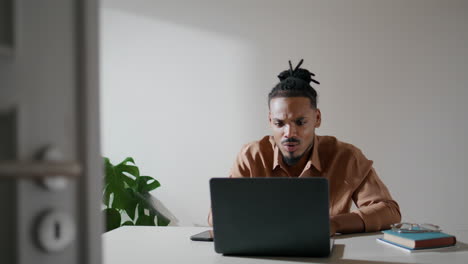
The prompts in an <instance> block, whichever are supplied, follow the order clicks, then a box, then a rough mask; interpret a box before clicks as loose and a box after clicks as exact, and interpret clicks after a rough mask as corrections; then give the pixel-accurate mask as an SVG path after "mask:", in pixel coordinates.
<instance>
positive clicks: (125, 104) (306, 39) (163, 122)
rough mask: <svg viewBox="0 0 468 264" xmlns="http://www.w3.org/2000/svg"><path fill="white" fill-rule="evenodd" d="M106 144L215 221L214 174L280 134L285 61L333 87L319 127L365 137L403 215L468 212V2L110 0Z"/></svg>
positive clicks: (323, 95)
mask: <svg viewBox="0 0 468 264" xmlns="http://www.w3.org/2000/svg"><path fill="white" fill-rule="evenodd" d="M101 19H102V28H101V33H102V39H101V56H102V57H101V62H102V65H101V74H102V96H101V98H102V141H103V152H104V155H106V156H109V157H110V158H111V159H112V160H113V161H114V162H118V161H119V160H120V159H122V158H124V157H126V156H133V157H134V158H135V159H136V161H137V163H138V165H140V166H141V168H142V171H143V173H145V174H149V175H151V176H154V177H156V178H157V179H158V180H160V182H161V184H162V187H161V188H160V189H157V190H156V191H155V192H154V193H153V194H154V195H155V196H156V197H157V198H158V199H159V200H161V201H162V202H163V203H164V205H165V206H166V207H167V208H168V209H169V210H170V211H171V212H172V213H173V214H174V215H175V217H177V218H178V220H179V222H178V223H177V224H178V225H205V223H206V221H205V220H206V213H207V211H208V208H209V190H208V179H209V178H211V177H224V176H227V174H228V171H229V169H230V167H231V165H232V163H233V161H234V157H235V155H236V153H237V152H238V151H239V150H240V148H241V146H242V144H244V143H247V142H249V141H253V140H257V139H259V138H261V137H262V136H263V135H265V134H267V133H269V130H268V123H267V104H266V95H267V93H268V92H269V90H270V89H271V88H272V87H273V85H274V84H276V82H277V78H276V75H277V74H278V73H279V72H280V71H281V70H283V69H285V68H286V67H287V60H288V59H291V60H292V61H293V63H296V62H297V61H298V60H299V59H300V58H304V59H305V64H304V66H305V67H306V68H308V69H309V70H311V71H313V72H315V73H316V74H317V79H318V80H319V81H321V82H322V85H320V86H319V87H317V90H318V92H319V96H320V98H319V107H320V108H321V110H322V114H323V119H324V122H323V125H322V128H320V129H319V130H318V131H317V133H318V134H321V135H335V136H337V137H338V138H340V139H342V140H344V141H347V142H350V143H352V144H355V145H356V146H358V147H360V148H361V149H362V150H363V151H364V153H365V154H366V155H367V156H368V158H370V159H372V160H374V161H375V167H376V169H377V171H378V172H379V174H380V176H381V178H382V179H383V181H384V182H385V183H386V184H387V186H388V187H389V188H390V190H391V192H392V194H393V196H394V198H395V199H396V200H397V201H398V202H399V203H400V206H401V209H402V213H403V220H406V221H422V222H432V223H436V224H441V225H442V226H457V227H460V226H465V227H466V223H468V210H467V209H468V208H467V205H466V201H468V194H467V193H466V192H465V188H467V187H468V177H467V171H468V165H467V162H466V160H467V159H466V157H467V156H468V141H467V139H466V137H465V135H466V134H468V123H467V121H466V119H465V117H464V116H465V115H466V114H467V113H468V104H466V100H467V99H468V89H466V88H467V84H468V74H467V73H468V30H466V28H467V25H468V1H428V0H422V1H406V0H405V1H372V0H369V1H345V0H343V1H306V0H304V1H281V0H256V1H247V0H243V1H229V2H228V1H223V2H221V1H214V0H213V1H143V0H139V1H135V0H134V1H123V0H121V1H116V0H108V1H103V3H102V17H101Z"/></svg>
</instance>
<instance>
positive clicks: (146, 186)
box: [137, 176, 161, 194]
mask: <svg viewBox="0 0 468 264" xmlns="http://www.w3.org/2000/svg"><path fill="white" fill-rule="evenodd" d="M159 186H161V184H160V183H159V182H158V181H157V180H156V179H155V178H153V177H151V176H140V177H139V178H138V179H137V190H138V192H139V193H142V194H143V193H147V192H150V191H152V190H154V189H156V188H158V187H159Z"/></svg>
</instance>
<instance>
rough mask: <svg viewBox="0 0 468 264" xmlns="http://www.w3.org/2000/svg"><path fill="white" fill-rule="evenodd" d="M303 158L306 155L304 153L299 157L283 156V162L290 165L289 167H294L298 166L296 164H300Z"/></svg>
mask: <svg viewBox="0 0 468 264" xmlns="http://www.w3.org/2000/svg"><path fill="white" fill-rule="evenodd" d="M302 156H304V153H302V155H299V156H297V157H292V156H291V157H285V156H284V155H283V161H284V162H285V163H286V164H288V166H294V165H296V163H298V162H299V161H300V160H301V158H302Z"/></svg>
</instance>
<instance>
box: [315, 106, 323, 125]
mask: <svg viewBox="0 0 468 264" xmlns="http://www.w3.org/2000/svg"><path fill="white" fill-rule="evenodd" d="M320 124H322V113H321V112H320V109H318V108H317V109H315V128H319V127H320Z"/></svg>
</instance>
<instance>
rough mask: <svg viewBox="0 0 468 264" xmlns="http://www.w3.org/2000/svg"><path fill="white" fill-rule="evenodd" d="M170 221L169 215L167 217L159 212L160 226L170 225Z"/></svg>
mask: <svg viewBox="0 0 468 264" xmlns="http://www.w3.org/2000/svg"><path fill="white" fill-rule="evenodd" d="M170 222H171V220H169V219H168V218H167V217H165V216H164V215H162V214H159V215H158V216H157V223H158V226H168V225H169V223H170Z"/></svg>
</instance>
